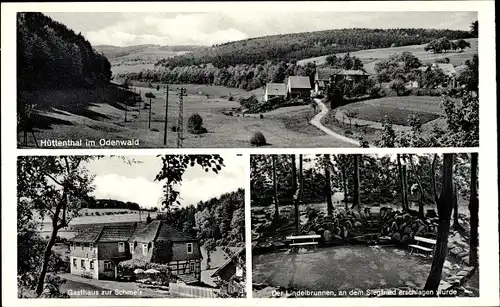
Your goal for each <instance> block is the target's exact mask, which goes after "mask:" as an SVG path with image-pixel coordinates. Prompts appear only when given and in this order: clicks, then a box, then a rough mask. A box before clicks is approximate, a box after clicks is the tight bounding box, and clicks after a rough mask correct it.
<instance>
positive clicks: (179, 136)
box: [177, 87, 186, 148]
mask: <svg viewBox="0 0 500 307" xmlns="http://www.w3.org/2000/svg"><path fill="white" fill-rule="evenodd" d="M184 96H186V89H185V88H183V87H181V88H180V92H179V118H178V119H177V148H182V140H183V139H184V131H183V130H184V115H183V112H184Z"/></svg>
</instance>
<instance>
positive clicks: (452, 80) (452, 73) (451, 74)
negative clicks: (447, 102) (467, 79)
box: [432, 63, 457, 88]
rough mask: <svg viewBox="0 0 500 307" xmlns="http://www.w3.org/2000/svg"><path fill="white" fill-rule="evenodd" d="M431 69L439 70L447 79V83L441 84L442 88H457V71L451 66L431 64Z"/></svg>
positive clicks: (447, 64)
mask: <svg viewBox="0 0 500 307" xmlns="http://www.w3.org/2000/svg"><path fill="white" fill-rule="evenodd" d="M432 68H433V69H441V70H442V71H443V72H444V74H445V75H446V77H448V81H447V83H444V84H442V85H441V86H442V87H452V88H453V87H456V86H457V78H456V77H457V71H456V70H455V67H454V66H453V64H449V63H434V64H432Z"/></svg>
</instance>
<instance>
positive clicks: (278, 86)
mask: <svg viewBox="0 0 500 307" xmlns="http://www.w3.org/2000/svg"><path fill="white" fill-rule="evenodd" d="M276 97H279V98H283V99H285V98H286V84H285V83H267V84H266V89H265V92H264V101H265V102H267V101H269V100H270V99H272V98H276Z"/></svg>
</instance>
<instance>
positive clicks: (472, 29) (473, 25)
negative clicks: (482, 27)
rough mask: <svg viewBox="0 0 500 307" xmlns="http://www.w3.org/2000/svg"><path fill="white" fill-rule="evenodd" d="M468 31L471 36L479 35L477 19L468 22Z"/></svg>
mask: <svg viewBox="0 0 500 307" xmlns="http://www.w3.org/2000/svg"><path fill="white" fill-rule="evenodd" d="M470 32H471V35H472V37H479V22H478V21H477V20H476V21H474V22H473V23H471V24H470Z"/></svg>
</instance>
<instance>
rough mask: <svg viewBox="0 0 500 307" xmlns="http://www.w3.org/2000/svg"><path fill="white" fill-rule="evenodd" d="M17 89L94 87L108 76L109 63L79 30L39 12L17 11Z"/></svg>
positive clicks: (109, 72) (99, 84)
mask: <svg viewBox="0 0 500 307" xmlns="http://www.w3.org/2000/svg"><path fill="white" fill-rule="evenodd" d="M17 50H18V57H17V80H18V89H21V90H22V89H38V88H67V87H89V88H90V87H95V86H97V87H98V86H102V85H105V84H106V83H108V82H109V81H110V79H111V65H110V63H109V61H108V59H107V58H106V57H105V56H103V55H102V54H100V53H98V52H96V51H94V50H93V48H92V46H91V45H90V43H89V42H88V41H87V40H86V39H85V38H84V37H83V35H82V34H81V33H79V34H76V33H75V32H74V31H73V30H70V29H68V28H67V27H66V26H65V25H63V24H61V23H59V22H57V21H54V20H52V19H51V18H49V17H47V16H45V15H44V14H42V13H35V12H23V13H18V14H17Z"/></svg>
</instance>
